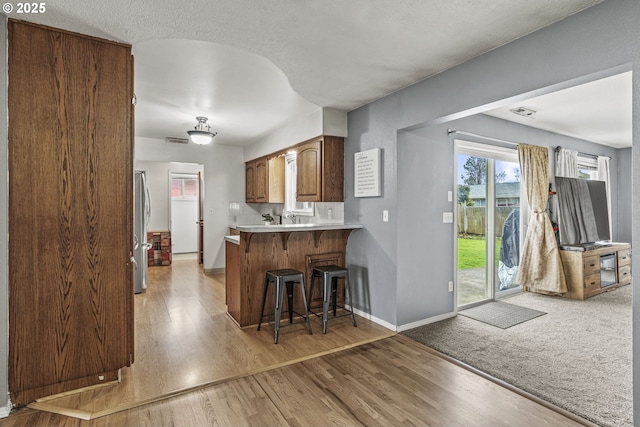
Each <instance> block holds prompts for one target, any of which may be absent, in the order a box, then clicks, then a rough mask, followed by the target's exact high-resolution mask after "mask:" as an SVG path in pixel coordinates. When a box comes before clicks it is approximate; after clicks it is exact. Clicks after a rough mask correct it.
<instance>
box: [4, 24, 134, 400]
mask: <svg viewBox="0 0 640 427" xmlns="http://www.w3.org/2000/svg"><path fill="white" fill-rule="evenodd" d="M131 75H132V61H131V49H130V47H129V46H125V45H122V44H117V43H111V42H105V41H102V40H98V39H95V38H90V37H83V36H79V35H76V34H70V33H67V32H62V31H55V30H52V29H49V28H43V27H39V26H34V25H31V24H26V23H23V22H18V21H13V20H10V23H9V88H8V104H9V235H10V236H11V238H10V240H9V390H10V393H11V400H12V402H13V403H14V404H17V405H22V404H26V403H29V402H30V401H31V400H33V399H35V398H37V397H41V396H43V395H48V394H53V393H58V392H61V391H65V390H67V389H71V388H77V387H81V386H84V385H89V384H93V383H97V382H99V381H100V380H99V377H98V376H103V377H104V380H109V379H114V378H116V377H117V372H118V369H119V368H121V367H124V366H127V365H129V364H130V361H131V360H132V357H133V334H132V331H133V327H132V325H133V280H132V279H133V276H132V272H133V270H132V265H131V262H130V257H131V254H132V249H133V241H132V236H133V230H132V224H133V204H132V200H133V199H132V192H133V191H132V190H133V164H132V163H133V162H132V129H131V127H132V122H131V99H132V95H133V88H132V79H131V78H130V76H131Z"/></svg>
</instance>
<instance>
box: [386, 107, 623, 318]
mask: <svg viewBox="0 0 640 427" xmlns="http://www.w3.org/2000/svg"><path fill="white" fill-rule="evenodd" d="M449 128H451V129H455V130H461V131H466V132H471V133H476V134H479V135H483V136H488V137H492V138H497V139H501V140H506V141H513V142H523V143H527V144H533V145H540V146H546V147H549V159H550V161H551V163H550V175H551V176H550V179H551V180H552V176H553V168H554V162H553V158H554V157H553V149H554V148H555V147H557V146H559V145H560V146H562V147H565V148H570V149H574V150H579V151H581V152H583V153H589V154H594V155H604V156H611V163H610V166H611V170H612V173H611V188H612V201H613V202H612V218H614V220H613V224H612V228H613V239H614V240H618V241H631V235H630V234H629V235H628V236H625V237H620V232H619V229H620V226H621V225H623V226H624V227H623V228H626V229H629V230H630V228H631V218H630V217H629V215H630V213H631V202H630V201H631V188H630V187H629V186H628V185H627V186H626V188H623V191H622V192H621V191H620V190H619V188H618V187H619V184H618V183H619V182H620V178H619V176H618V175H619V172H620V171H623V174H624V175H627V176H628V177H630V175H631V169H630V166H631V165H630V163H629V162H626V161H625V162H624V164H623V167H619V165H620V163H621V162H620V159H621V157H623V156H624V155H628V154H629V153H626V152H627V150H616V149H613V148H610V147H605V146H602V145H598V144H594V143H590V142H587V141H582V140H578V139H575V138H570V137H566V136H563V135H558V134H554V133H550V132H546V131H542V130H538V129H534V128H530V127H526V126H522V125H518V124H515V123H511V122H508V121H505V120H500V119H496V118H494V117H489V116H486V115H482V114H480V115H474V116H470V117H467V118H464V119H459V120H453V121H450V122H446V123H441V124H437V125H433V126H425V127H420V128H417V129H415V130H411V131H406V132H400V133H399V134H398V146H397V157H398V163H399V164H400V165H402V167H399V168H398V210H399V212H398V222H399V227H398V242H401V243H402V244H398V262H397V270H398V292H397V298H398V307H399V309H398V314H397V319H398V325H400V327H401V328H402V327H403V325H411V324H412V323H416V322H418V323H419V322H420V321H422V320H424V319H429V318H432V317H437V316H441V315H443V314H445V313H451V312H453V311H454V309H455V306H454V304H455V301H454V294H453V293H450V292H448V289H447V284H448V282H449V281H450V280H454V261H453V256H454V229H453V224H443V223H442V212H453V210H454V206H455V196H456V187H455V182H456V177H455V176H454V174H453V165H454V162H455V158H454V150H453V148H454V144H453V139H454V136H451V137H449V136H448V135H447V130H448V129H449ZM455 138H458V139H464V140H467V141H478V142H484V143H487V141H486V140H483V139H477V138H473V137H469V136H461V135H460V136H456V137H455ZM491 144H494V145H500V144H497V143H495V142H493V143H491ZM513 148H515V147H513ZM625 153H626V154H625ZM626 181H627V183H628V181H630V179H629V178H627V179H626ZM447 191H452V192H453V195H454V201H453V202H448V201H447ZM618 200H620V204H619V203H618ZM621 209H622V210H624V211H625V213H626V215H627V218H626V219H625V221H626V222H627V223H625V224H623V223H622V222H621V221H619V220H616V218H620V215H619V211H620V210H621ZM405 224H419V226H417V227H405V226H404V225H405ZM425 242H426V244H425ZM436 248H437V250H434V249H436ZM426 259H428V263H429V264H432V265H437V266H439V267H438V268H437V269H432V270H430V271H428V273H427V274H425V270H424V265H425V260H426ZM426 301H428V303H425V302H426ZM400 307H402V309H400Z"/></svg>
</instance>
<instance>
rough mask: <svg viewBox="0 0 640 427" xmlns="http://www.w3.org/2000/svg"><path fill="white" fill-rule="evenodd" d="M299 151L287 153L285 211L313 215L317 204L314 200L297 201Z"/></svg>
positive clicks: (300, 214)
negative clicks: (297, 160)
mask: <svg viewBox="0 0 640 427" xmlns="http://www.w3.org/2000/svg"><path fill="white" fill-rule="evenodd" d="M296 159H297V153H296V152H295V151H294V152H291V153H287V155H286V156H285V169H284V211H285V212H291V213H293V214H294V215H299V216H313V215H314V214H315V213H314V208H315V205H314V203H313V202H296V177H297V176H298V168H297V164H296Z"/></svg>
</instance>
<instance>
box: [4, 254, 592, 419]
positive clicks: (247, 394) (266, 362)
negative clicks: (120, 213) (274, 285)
mask: <svg viewBox="0 0 640 427" xmlns="http://www.w3.org/2000/svg"><path fill="white" fill-rule="evenodd" d="M150 273H151V281H150V288H149V290H148V291H147V292H146V293H144V294H142V295H138V296H136V302H137V303H138V306H137V316H138V318H137V325H136V328H137V329H136V332H137V345H138V346H139V347H138V349H137V350H138V351H137V360H136V362H135V363H134V367H133V368H132V369H130V370H128V372H125V373H124V374H123V378H122V382H121V383H119V384H118V383H116V384H109V385H105V386H102V387H99V388H96V389H92V390H87V391H84V392H81V393H74V394H71V395H69V396H59V397H56V398H54V399H51V400H48V401H44V402H41V403H40V405H49V406H50V407H49V408H48V410H52V409H53V408H58V409H65V408H66V409H67V410H69V411H75V412H76V413H75V414H74V415H75V417H68V416H65V415H60V414H57V413H52V412H44V411H40V410H36V409H32V408H23V409H18V410H14V411H13V412H12V413H11V415H10V416H9V417H8V418H5V419H2V420H0V427H3V426H45V425H46V426H54V425H56V426H134V425H135V426H138V425H148V426H164V425H172V426H206V425H221V426H242V425H247V426H255V425H261V426H271V425H273V426H290V425H291V426H293V425H305V426H306V425H308V426H313V425H318V426H331V425H335V426H351V425H354V426H358V425H367V426H376V425H380V426H387V425H439V426H458V425H459V426H514V425H527V426H538V425H539V426H543V425H544V426H549V425H552V426H577V425H580V424H578V423H576V422H574V421H572V420H570V419H568V418H565V417H563V416H562V415H560V414H558V413H556V412H554V411H552V410H550V409H547V408H545V407H543V406H541V405H539V404H537V403H535V402H533V401H531V400H529V399H527V398H525V397H522V396H520V395H518V394H516V393H513V392H512V391H509V390H507V389H505V388H503V387H501V386H500V385H497V384H495V383H493V382H491V381H489V380H487V379H484V378H482V377H480V376H478V375H476V374H474V373H473V372H470V371H468V370H466V369H464V368H462V367H460V366H457V365H455V364H453V363H451V362H449V361H446V360H445V359H443V358H442V357H438V356H437V355H435V354H434V353H432V352H430V351H428V349H427V348H426V347H424V346H423V345H421V344H419V343H416V342H414V341H411V340H409V339H408V338H406V337H403V336H399V335H395V334H394V333H390V332H389V331H387V330H384V329H383V328H380V327H378V326H377V325H374V324H371V323H370V322H368V321H367V320H365V319H362V318H358V327H357V328H354V327H353V326H352V325H351V323H350V319H349V318H348V317H344V318H341V319H336V320H335V321H334V322H332V323H330V324H329V333H327V334H326V335H323V334H322V333H321V332H320V322H319V319H315V320H314V323H313V326H314V328H315V331H316V332H314V334H313V335H308V334H307V332H306V330H305V329H304V326H303V325H300V326H299V327H293V328H286V329H284V330H283V331H282V334H281V339H280V342H279V343H278V344H277V345H274V344H273V341H272V339H273V336H272V332H271V330H270V328H264V329H263V330H262V331H260V332H258V331H256V330H255V328H246V329H241V328H239V327H237V326H236V325H235V324H234V323H233V322H232V321H231V320H230V318H229V317H228V316H227V315H226V313H225V310H224V304H223V303H222V304H221V301H224V295H223V292H224V286H223V282H222V280H224V276H218V277H208V276H205V275H204V274H202V272H201V269H200V268H198V267H196V266H195V263H192V262H189V261H179V262H176V263H174V265H173V267H171V268H163V267H159V268H154V269H151V270H150ZM206 384H209V385H208V386H206ZM163 393H164V394H163ZM151 395H155V397H151ZM160 396H164V398H163V399H162V400H159V399H160ZM167 397H170V398H167ZM145 399H146V400H145ZM145 403H147V404H145ZM36 406H37V405H36ZM105 408H107V409H105ZM83 418H85V419H83ZM87 418H93V419H91V420H88V419H87Z"/></svg>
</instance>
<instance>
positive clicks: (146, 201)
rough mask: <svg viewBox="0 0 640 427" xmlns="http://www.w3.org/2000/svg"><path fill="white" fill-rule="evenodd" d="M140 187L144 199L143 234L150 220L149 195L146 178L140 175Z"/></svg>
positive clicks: (144, 175)
mask: <svg viewBox="0 0 640 427" xmlns="http://www.w3.org/2000/svg"><path fill="white" fill-rule="evenodd" d="M142 186H143V187H144V192H145V197H144V215H145V220H144V224H145V230H144V231H145V232H146V231H147V230H148V229H149V220H150V219H151V193H150V192H149V187H148V186H147V176H146V174H144V173H143V174H142Z"/></svg>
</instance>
